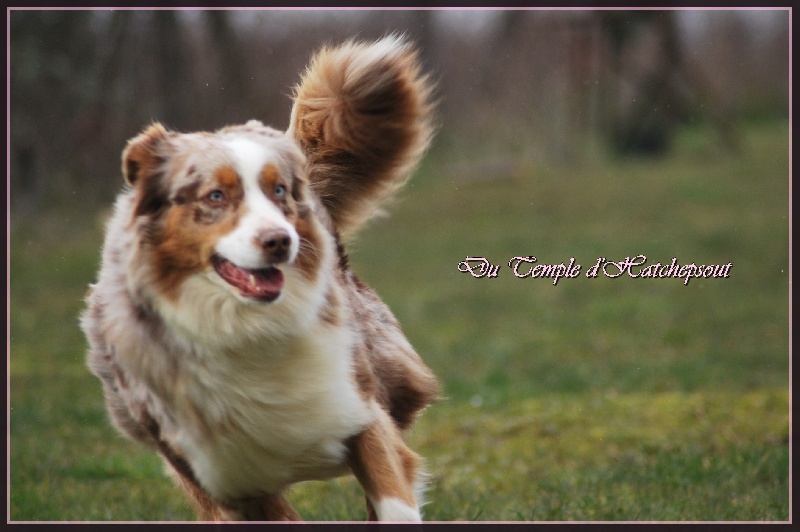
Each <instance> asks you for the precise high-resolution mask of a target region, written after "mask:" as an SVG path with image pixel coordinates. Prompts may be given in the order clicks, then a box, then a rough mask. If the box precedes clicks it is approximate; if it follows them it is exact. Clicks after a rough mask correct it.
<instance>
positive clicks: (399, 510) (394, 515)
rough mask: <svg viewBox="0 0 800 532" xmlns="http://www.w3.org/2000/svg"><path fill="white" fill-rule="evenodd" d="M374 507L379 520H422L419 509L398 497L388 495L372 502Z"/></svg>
mask: <svg viewBox="0 0 800 532" xmlns="http://www.w3.org/2000/svg"><path fill="white" fill-rule="evenodd" d="M374 507H375V513H376V514H377V515H378V520H379V521H412V522H420V521H422V515H420V513H419V510H418V509H417V508H413V507H411V506H409V505H408V504H406V503H405V502H403V501H401V500H400V499H395V498H393V497H389V498H387V499H383V500H381V501H378V502H377V503H375V504H374Z"/></svg>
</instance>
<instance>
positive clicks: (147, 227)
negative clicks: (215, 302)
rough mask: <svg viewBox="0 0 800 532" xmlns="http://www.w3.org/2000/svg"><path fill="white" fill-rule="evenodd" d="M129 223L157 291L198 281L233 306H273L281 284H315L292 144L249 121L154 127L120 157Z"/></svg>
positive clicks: (305, 190)
mask: <svg viewBox="0 0 800 532" xmlns="http://www.w3.org/2000/svg"><path fill="white" fill-rule="evenodd" d="M122 159H123V165H122V166H123V174H124V177H125V180H126V182H127V184H128V185H129V186H130V187H132V189H133V191H134V203H133V217H134V219H133V222H134V223H136V224H137V225H138V231H139V233H140V236H141V239H142V240H141V241H142V244H141V245H142V247H144V248H146V249H147V261H148V262H149V268H148V269H149V271H150V275H151V276H152V279H153V281H154V282H155V285H156V290H158V291H159V293H160V294H163V295H164V296H166V297H167V299H174V300H177V299H178V298H179V296H180V292H181V287H182V286H183V284H184V283H185V282H186V281H187V280H189V279H192V278H198V277H199V278H202V279H204V280H206V281H211V285H209V283H205V284H206V285H209V290H211V291H212V292H213V291H215V290H225V291H227V292H229V293H230V294H232V295H234V296H235V297H236V298H237V299H238V300H239V301H242V302H246V303H249V302H253V303H265V302H273V301H275V300H277V299H278V298H279V297H280V296H281V294H282V293H283V291H284V288H285V286H284V285H285V275H286V273H287V271H288V270H291V271H292V274H294V275H296V274H300V275H302V276H305V277H306V278H308V279H313V277H314V276H315V275H316V269H317V268H318V265H317V264H316V261H315V260H314V257H315V254H316V253H318V251H319V250H318V249H317V248H318V247H319V236H320V235H319V234H318V233H319V229H320V228H319V225H318V224H317V223H316V222H315V221H314V220H312V219H311V218H312V211H313V204H312V202H311V198H310V190H309V185H308V181H307V178H306V176H305V159H304V156H303V154H302V153H301V151H300V149H299V148H298V147H297V145H296V143H295V141H294V140H292V139H291V138H290V137H289V136H287V135H285V134H284V133H281V132H279V131H276V130H274V129H271V128H269V127H266V126H264V125H262V124H261V123H260V122H257V121H250V122H248V123H247V124H245V125H242V126H234V127H227V128H224V129H221V130H219V131H216V132H214V133H191V134H180V133H176V132H172V131H168V130H167V129H165V128H164V127H163V126H161V125H160V124H154V125H152V126H150V127H149V128H147V129H146V130H145V131H144V132H142V133H141V134H140V135H139V136H137V137H135V138H134V139H132V140H131V141H130V142H129V143H128V145H127V147H126V149H125V151H124V152H123V157H122Z"/></svg>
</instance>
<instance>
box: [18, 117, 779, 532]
mask: <svg viewBox="0 0 800 532" xmlns="http://www.w3.org/2000/svg"><path fill="white" fill-rule="evenodd" d="M465 153H466V152H465ZM788 153H789V148H788V128H787V127H786V126H785V125H759V126H757V127H752V128H750V129H748V130H747V131H746V136H745V145H744V149H743V150H742V151H741V152H740V153H737V154H729V153H722V152H719V151H717V150H716V149H715V148H714V146H713V144H712V142H711V141H710V140H709V139H708V137H707V136H703V135H701V134H699V133H698V132H697V131H689V132H686V133H685V134H684V135H683V136H682V137H681V139H680V142H679V143H678V146H677V148H676V151H675V153H674V154H673V155H671V156H670V157H669V158H666V159H663V160H657V161H652V160H639V161H614V162H608V161H598V160H592V161H587V162H584V163H574V164H569V165H561V166H545V165H536V164H529V165H527V166H526V167H525V168H524V171H523V172H521V173H520V174H519V175H518V176H517V177H515V178H509V179H485V180H463V179H461V176H460V175H459V174H458V171H457V170H454V169H455V168H464V163H467V164H469V162H470V161H476V162H477V161H479V160H480V158H481V154H479V153H470V155H469V156H468V157H467V156H465V155H464V154H458V153H453V152H448V153H443V152H439V151H436V150H434V151H432V152H431V154H430V157H429V158H428V159H427V161H426V163H425V164H424V166H423V167H422V169H421V170H420V172H418V174H417V176H416V177H415V179H414V180H413V181H412V182H411V186H409V187H407V188H406V189H405V190H404V192H403V193H402V195H401V197H400V198H399V201H398V202H397V203H396V204H395V205H393V206H392V208H391V214H392V215H391V216H390V217H388V218H384V219H379V220H377V221H375V222H373V223H372V224H371V225H370V227H368V228H367V230H366V231H364V233H363V234H362V235H361V237H360V238H359V239H358V240H357V242H355V245H354V250H353V252H352V262H353V264H354V266H355V268H356V270H357V271H358V272H359V273H360V274H361V275H362V277H363V278H364V279H365V280H367V281H368V282H369V283H370V284H371V285H372V286H373V287H374V288H376V290H377V291H378V292H379V293H380V294H381V295H382V297H383V298H384V299H385V301H386V302H387V303H388V304H389V305H390V306H391V307H392V309H393V310H394V311H395V314H396V315H397V317H398V319H399V320H400V322H401V323H402V324H403V327H404V330H405V331H406V333H407V335H408V336H409V338H410V339H411V341H412V343H413V344H414V345H415V346H416V348H417V350H418V351H419V352H420V353H421V354H422V356H423V357H424V358H425V359H426V361H427V362H428V363H429V364H430V365H431V367H433V368H434V370H435V371H436V372H437V374H438V375H439V376H440V377H441V378H442V380H443V382H444V384H445V392H446V394H447V396H448V399H447V400H446V401H445V402H443V403H440V404H438V405H435V406H434V407H432V408H431V409H429V411H427V412H426V414H425V415H424V416H423V417H422V419H421V420H420V422H419V424H418V425H417V426H416V427H415V429H414V431H413V432H412V434H411V435H410V440H411V442H412V444H413V447H414V448H415V449H417V450H418V451H419V452H420V453H421V454H423V455H424V456H425V457H426V458H427V465H428V469H429V472H430V473H431V482H430V490H429V494H428V499H429V501H430V502H429V504H428V505H427V506H426V507H425V515H426V517H427V518H428V519H431V520H442V521H447V520H456V519H458V520H463V519H467V520H487V521H489V520H491V521H495V520H510V521H517V520H534V521H543V520H545V521H546V520H550V521H571V520H597V521H604V520H647V521H652V520H657V521H665V520H666V521H697V520H700V521H717V520H725V521H729V520H733V521H784V520H788V517H789V488H788V482H789V441H788V440H789V413H790V404H789V325H790V324H789V297H788V296H789V290H788V285H789V270H788V261H789V251H788V247H789V218H788V217H789V206H788V200H789V160H788ZM85 210H86V208H85V206H82V205H80V204H79V202H78V201H72V202H65V203H64V204H63V205H61V206H59V207H58V208H57V209H50V210H48V211H47V212H42V213H38V214H37V215H36V216H35V217H34V216H31V215H28V216H25V215H23V214H22V213H14V217H13V218H12V234H11V257H10V262H11V264H10V265H11V315H10V332H11V339H10V345H11V352H10V370H11V375H10V387H11V389H10V414H11V419H10V431H11V432H10V471H9V476H10V488H11V489H10V493H9V498H10V516H9V518H10V519H11V520H14V521H40V520H56V521H58V520H191V519H193V515H192V513H191V511H190V509H189V507H188V505H187V504H186V503H185V502H184V500H183V498H182V495H181V494H180V493H179V491H178V490H177V489H175V488H174V487H173V486H172V485H171V483H170V481H169V480H168V479H167V478H165V476H164V475H163V472H162V468H161V465H160V462H159V460H158V459H157V458H156V457H155V456H153V455H152V454H150V453H149V452H146V451H143V450H142V449H140V448H139V447H137V446H136V445H134V444H132V443H130V442H128V441H127V440H125V439H123V438H122V437H121V436H119V435H118V434H117V433H116V432H115V431H114V430H113V429H112V428H111V427H110V426H109V424H108V421H107V418H106V414H105V410H104V405H103V401H102V394H101V391H100V384H99V382H98V381H96V379H95V378H94V377H92V376H91V375H90V374H89V373H88V370H86V369H85V364H84V351H85V341H84V339H83V338H82V336H81V334H80V331H79V330H78V327H77V315H78V313H79V312H80V311H81V309H82V305H83V303H82V298H83V294H84V292H85V290H86V286H87V284H88V283H89V282H91V281H92V279H93V278H94V275H95V271H96V268H97V262H98V259H99V244H100V239H101V231H100V228H99V225H98V223H97V222H96V217H95V216H94V215H91V216H87V215H86V214H85ZM79 213H80V214H79ZM638 254H645V255H647V257H648V259H650V262H655V261H661V262H664V261H667V262H668V261H669V260H671V258H672V257H677V258H678V260H679V261H683V262H692V261H697V262H698V263H699V262H703V263H723V264H724V263H728V262H731V263H732V264H733V267H732V269H731V272H730V277H729V278H728V279H692V280H691V281H690V283H689V285H688V286H684V285H683V284H682V281H680V280H675V279H652V280H648V279H632V278H627V277H622V278H618V279H609V278H603V277H599V278H597V279H587V278H586V277H584V276H583V275H582V276H581V277H579V278H576V279H562V280H560V281H559V283H558V285H557V286H553V285H552V282H551V281H550V280H548V279H517V278H515V277H514V276H513V274H512V272H511V270H510V269H509V268H508V265H507V262H508V260H509V259H510V258H512V257H513V256H517V255H523V256H525V255H535V256H536V257H537V258H538V259H539V261H540V262H542V263H560V262H562V261H569V259H570V258H571V257H575V259H576V260H577V262H579V263H580V264H581V265H582V266H583V268H582V273H583V272H585V271H586V269H587V268H588V267H589V266H591V265H592V264H593V263H594V261H595V260H596V259H597V258H598V257H606V258H608V259H610V260H620V259H623V258H625V257H626V256H634V255H638ZM467 256H485V257H486V258H488V259H489V260H491V261H492V263H494V264H497V265H500V267H501V268H500V273H499V276H498V277H497V278H494V279H486V278H484V279H474V278H472V277H470V276H469V275H468V274H464V273H460V272H459V271H458V268H457V266H458V263H459V262H460V261H462V260H464V258H465V257H467ZM290 499H291V501H292V502H293V503H294V504H295V505H296V506H297V508H298V510H299V511H300V512H301V514H302V515H303V516H304V517H305V518H306V519H309V520H342V519H355V520H360V519H363V518H364V517H365V512H364V508H363V502H362V501H363V495H362V494H361V491H360V488H359V487H358V485H357V484H356V483H355V482H354V481H353V480H351V479H341V480H337V481H334V482H328V483H318V482H312V483H306V484H302V485H298V486H296V487H295V488H294V489H293V490H292V492H291V493H290Z"/></svg>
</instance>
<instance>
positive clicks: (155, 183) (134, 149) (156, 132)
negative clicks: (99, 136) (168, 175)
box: [122, 122, 172, 216]
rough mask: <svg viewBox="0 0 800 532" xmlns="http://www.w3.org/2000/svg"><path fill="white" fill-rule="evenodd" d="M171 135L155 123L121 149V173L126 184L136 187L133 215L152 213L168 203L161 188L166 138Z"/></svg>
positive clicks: (165, 192)
mask: <svg viewBox="0 0 800 532" xmlns="http://www.w3.org/2000/svg"><path fill="white" fill-rule="evenodd" d="M171 135H172V134H171V133H170V132H169V131H167V130H166V129H165V128H164V126H162V125H161V124H159V123H158V122H156V123H154V124H152V125H151V126H149V127H148V128H147V129H145V130H144V131H143V132H142V133H140V134H139V135H138V136H136V137H134V138H132V139H131V140H130V141H128V145H127V146H126V147H125V150H124V151H123V152H122V175H123V176H124V178H125V182H126V183H127V184H128V186H131V187H136V189H137V190H138V195H137V198H136V208H135V211H134V213H135V215H136V216H140V215H143V214H155V213H158V212H160V211H161V210H162V209H163V208H164V207H165V206H166V205H168V204H169V200H168V198H167V191H166V190H164V180H163V179H162V173H163V172H164V168H163V166H164V161H165V158H166V156H167V154H166V146H165V143H166V140H167V138H168V137H169V136H171Z"/></svg>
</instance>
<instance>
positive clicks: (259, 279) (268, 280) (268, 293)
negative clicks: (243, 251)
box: [214, 257, 283, 301]
mask: <svg viewBox="0 0 800 532" xmlns="http://www.w3.org/2000/svg"><path fill="white" fill-rule="evenodd" d="M214 270H215V271H216V272H217V274H218V275H219V276H220V277H222V279H223V280H224V281H225V282H227V283H228V284H229V285H231V286H233V287H235V288H237V289H238V290H239V293H240V294H241V295H242V296H243V297H246V298H249V299H255V300H258V301H274V300H275V299H277V297H278V296H279V295H281V289H283V272H282V271H280V270H279V269H278V268H274V267H272V266H269V267H267V268H260V269H255V270H250V269H247V268H240V267H239V266H236V265H235V264H234V263H232V262H231V261H229V260H227V259H223V258H221V257H216V258H215V259H214Z"/></svg>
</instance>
